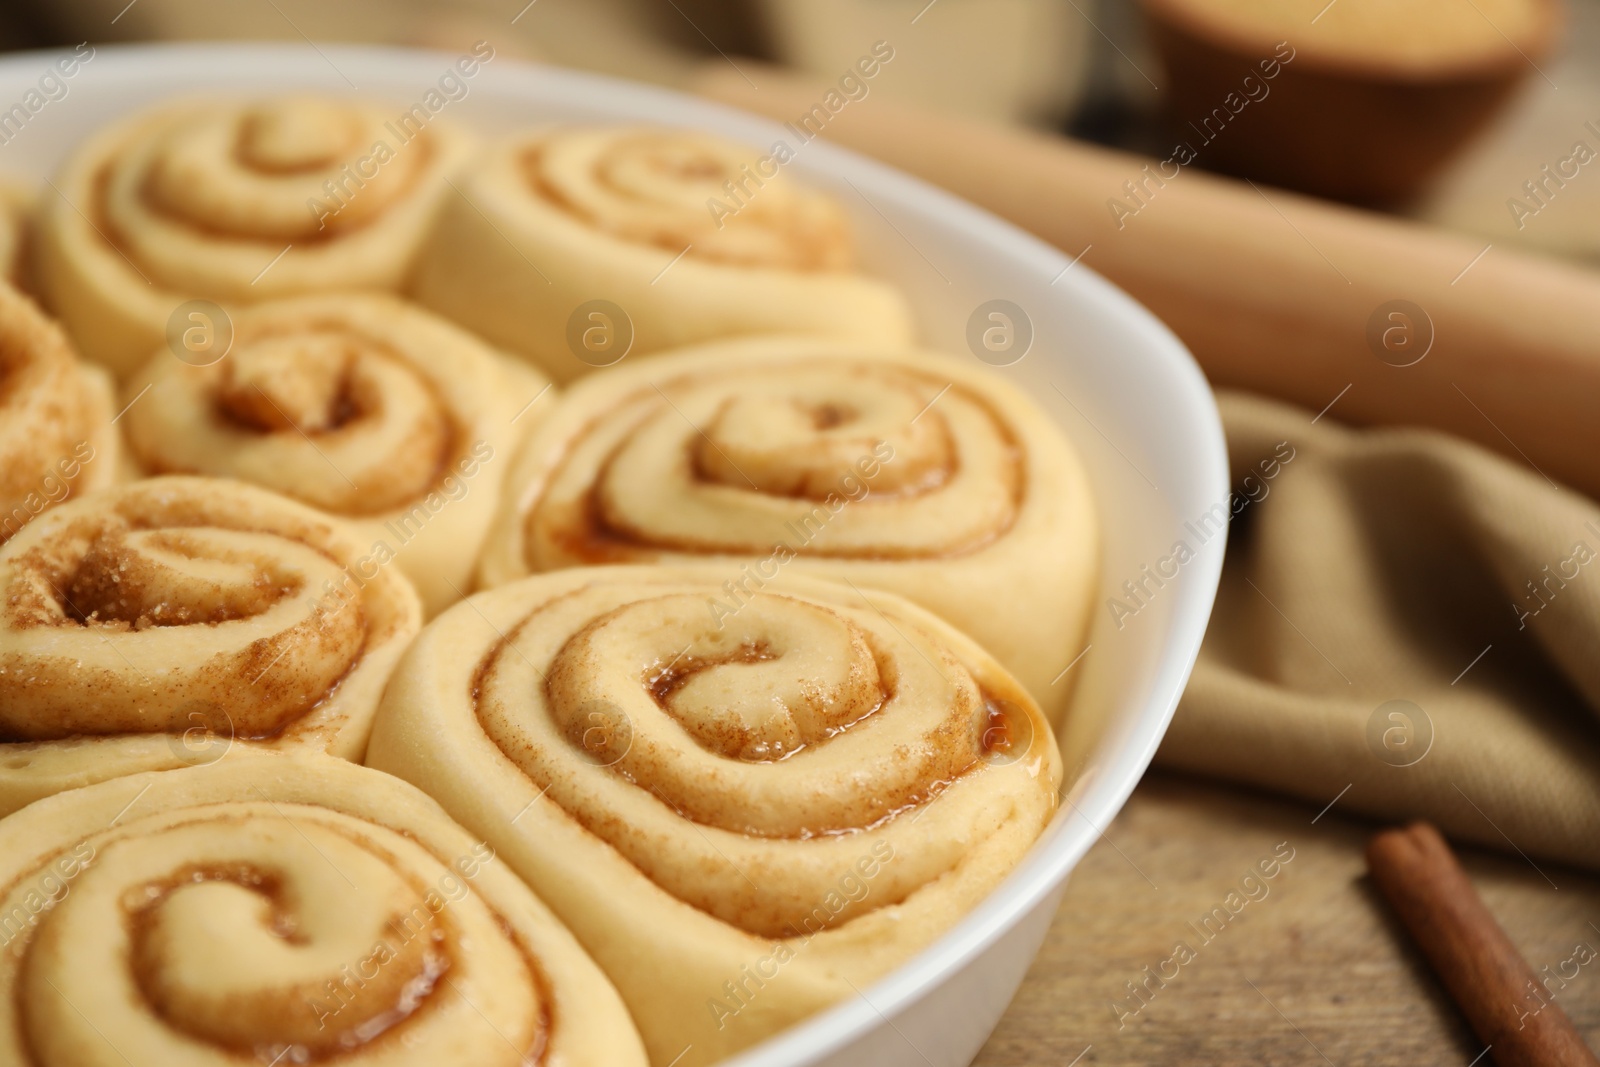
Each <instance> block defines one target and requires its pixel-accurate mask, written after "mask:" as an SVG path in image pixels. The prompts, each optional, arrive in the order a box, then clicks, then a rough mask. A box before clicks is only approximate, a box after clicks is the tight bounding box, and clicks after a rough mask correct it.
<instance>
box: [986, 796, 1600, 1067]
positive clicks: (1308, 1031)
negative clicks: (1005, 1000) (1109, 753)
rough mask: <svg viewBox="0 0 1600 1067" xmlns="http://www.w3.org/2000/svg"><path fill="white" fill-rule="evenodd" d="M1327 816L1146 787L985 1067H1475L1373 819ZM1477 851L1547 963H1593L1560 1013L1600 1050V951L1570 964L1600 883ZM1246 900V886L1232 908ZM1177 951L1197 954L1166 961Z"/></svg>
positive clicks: (1472, 862)
mask: <svg viewBox="0 0 1600 1067" xmlns="http://www.w3.org/2000/svg"><path fill="white" fill-rule="evenodd" d="M1315 816H1317V812H1316V811H1315V810H1314V809H1310V808H1307V807H1305V806H1302V805H1299V804H1295V803H1292V802H1287V801H1282V800H1278V799H1276V798H1272V797H1268V796H1263V795H1260V794H1256V793H1249V792H1244V791H1242V790H1237V789H1231V788H1227V787H1224V786H1218V785H1214V784H1210V783H1202V782H1198V781H1194V780H1190V779H1184V778H1177V777H1173V776H1169V775H1162V774H1152V775H1150V776H1149V777H1147V778H1146V779H1145V781H1144V783H1143V784H1142V785H1140V787H1139V789H1138V791H1137V792H1135V793H1134V795H1133V798H1132V799H1131V800H1130V801H1129V802H1128V805H1127V807H1126V808H1125V809H1124V810H1123V812H1122V813H1121V814H1120V815H1119V816H1118V817H1117V819H1116V821H1115V822H1113V823H1112V824H1111V826H1109V827H1107V828H1106V831H1105V834H1104V835H1103V838H1102V840H1101V841H1100V842H1099V843H1098V844H1097V845H1096V846H1095V847H1094V848H1093V849H1092V850H1091V851H1090V852H1089V854H1088V855H1087V856H1086V857H1085V858H1084V860H1083V862H1082V863H1081V864H1079V865H1078V868H1077V870H1076V871H1074V872H1073V875H1072V880H1071V882H1070V883H1069V884H1068V886H1067V892H1066V898H1065V900H1064V901H1063V902H1062V905H1061V910H1060V912H1059V914H1057V916H1056V919H1055V922H1054V924H1053V926H1052V927H1051V930H1050V934H1049V937H1048V938H1047V939H1046V941H1045V945H1044V949H1043V951H1042V952H1041V953H1040V955H1039V958H1038V960H1037V961H1036V962H1035V963H1034V966H1033V969H1032V970H1031V971H1030V972H1029V975H1028V978H1027V980H1026V981H1025V982H1024V983H1023V986H1022V989H1021V990H1020V991H1019V992H1018V994H1017V997H1016V999H1015V1001H1013V1002H1012V1005H1011V1007H1010V1009H1009V1010H1008V1011H1007V1012H1006V1015H1005V1018H1004V1019H1002V1020H1001V1022H1000V1025H999V1026H998V1027H997V1028H996V1029H995V1032H994V1034H993V1036H992V1037H991V1038H990V1039H989V1043H988V1044H987V1045H986V1046H985V1047H984V1049H983V1052H982V1053H981V1054H980V1055H979V1057H978V1059H977V1064H978V1065H979V1067H1021V1065H1024V1064H1026V1065H1028V1067H1040V1065H1050V1067H1068V1065H1071V1064H1074V1063H1076V1065H1077V1067H1089V1065H1091V1064H1097V1065H1105V1064H1128V1065H1133V1064H1138V1065H1141V1067H1143V1065H1149V1064H1174V1065H1187V1064H1308V1063H1315V1064H1321V1063H1328V1064H1333V1065H1338V1067H1345V1065H1347V1064H1378V1065H1389V1064H1394V1065H1406V1067H1425V1065H1429V1064H1441V1065H1454V1067H1468V1065H1469V1064H1472V1063H1473V1062H1474V1059H1475V1058H1476V1057H1477V1056H1478V1055H1479V1053H1481V1052H1483V1051H1484V1046H1483V1043H1482V1042H1480V1041H1478V1039H1477V1038H1476V1037H1475V1036H1474V1035H1473V1034H1472V1032H1471V1030H1470V1029H1469V1028H1468V1026H1467V1024H1466V1022H1465V1020H1464V1019H1463V1018H1462V1016H1461V1014H1460V1012H1458V1011H1457V1010H1456V1008H1455V1006H1454V1005H1453V1004H1452V1003H1451V1001H1450V1000H1449V998H1448V997H1447V996H1446V994H1445V993H1444V991H1443V990H1442V988H1441V987H1440V986H1439V984H1438V982H1437V981H1435V980H1434V978H1433V976H1432V974H1431V973H1430V972H1429V970H1428V968H1427V964H1426V963H1425V962H1424V961H1423V960H1422V958H1421V957H1420V956H1419V955H1418V954H1417V953H1416V952H1415V950H1413V949H1412V947H1411V946H1410V944H1409V942H1407V941H1406V939H1405V935H1404V932H1403V930H1401V929H1400V928H1399V927H1398V925H1397V924H1396V923H1395V921H1394V920H1393V919H1392V918H1391V917H1390V916H1389V914H1388V912H1387V910H1386V909H1385V907H1384V905H1383V903H1382V901H1381V900H1380V899H1379V898H1378V897H1377V895H1376V893H1375V891H1374V889H1373V887H1372V884H1371V881H1370V879H1369V878H1368V877H1367V876H1366V866H1365V862H1364V860H1363V858H1362V850H1363V848H1364V847H1365V845H1366V841H1367V838H1368V837H1369V836H1370V834H1371V833H1372V832H1373V830H1374V829H1375V827H1374V825H1373V824H1371V823H1368V822H1365V821H1362V820H1358V819H1345V818H1342V817H1341V816H1340V814H1339V810H1338V806H1337V805H1335V806H1334V807H1333V808H1332V810H1330V811H1329V812H1328V813H1327V814H1325V815H1322V816H1321V817H1320V818H1317V820H1316V822H1315V823H1314V824H1313V822H1312V820H1313V817H1315ZM1275 849H1277V850H1278V852H1279V854H1280V855H1286V854H1288V852H1289V850H1290V849H1292V850H1293V853H1292V855H1293V858H1292V859H1290V860H1289V861H1288V862H1287V863H1285V864H1282V865H1281V866H1280V867H1279V869H1278V871H1277V874H1276V875H1275V877H1273V878H1271V879H1260V877H1259V874H1258V875H1257V880H1256V881H1251V882H1248V883H1245V884H1244V885H1243V889H1244V890H1248V894H1246V893H1245V892H1239V891H1240V889H1241V882H1242V880H1243V879H1244V877H1245V875H1246V874H1247V873H1250V872H1251V871H1252V869H1253V868H1255V866H1256V864H1257V863H1258V862H1259V861H1261V860H1264V859H1266V860H1271V859H1272V858H1273V855H1274V850H1275ZM1461 859H1462V863H1463V865H1464V866H1465V867H1466V869H1467V872H1468V874H1469V875H1470V876H1471V877H1472V879H1473V882H1474V883H1475V884H1476V885H1477V887H1478V891H1479V892H1480V893H1481V894H1482V895H1483V897H1484V900H1485V901H1486V903H1487V904H1488V905H1489V908H1490V910H1491V911H1493V912H1494V913H1495V915H1496V916H1497V917H1498V918H1499V920H1500V922H1501V925H1503V926H1504V927H1505V929H1506V932H1507V933H1508V934H1509V935H1510V937H1511V939H1512V941H1514V942H1515V943H1516V945H1517V947H1518V948H1519V949H1521V951H1522V953H1523V955H1524V956H1525V957H1526V958H1527V959H1528V962H1529V963H1531V964H1532V965H1533V969H1534V970H1535V971H1539V970H1540V969H1541V968H1542V967H1546V966H1548V967H1550V969H1551V973H1552V974H1555V973H1557V972H1558V970H1565V971H1566V973H1567V974H1569V975H1570V974H1572V972H1573V970H1574V968H1576V970H1577V976H1576V977H1574V978H1572V979H1570V980H1569V981H1567V983H1566V985H1565V988H1561V989H1560V990H1559V993H1558V1001H1559V1003H1560V1004H1561V1006H1562V1007H1563V1009H1564V1010H1565V1011H1566V1012H1567V1014H1568V1016H1570V1017H1571V1018H1572V1020H1573V1022H1574V1023H1575V1024H1577V1026H1578V1028H1579V1031H1580V1032H1581V1033H1582V1034H1583V1036H1584V1038H1585V1040H1587V1041H1588V1042H1589V1045H1590V1047H1591V1048H1600V959H1591V960H1590V962H1588V963H1587V964H1586V965H1579V964H1576V963H1571V962H1568V963H1565V964H1564V961H1569V960H1571V959H1572V958H1573V957H1574V949H1575V947H1576V946H1578V945H1579V944H1580V943H1582V944H1584V945H1586V946H1588V948H1589V949H1591V950H1600V879H1597V878H1595V877H1593V876H1590V875H1586V874H1580V873H1578V872H1576V871H1574V870H1571V869H1567V868H1561V867H1556V866H1553V865H1551V864H1545V863H1540V864H1539V865H1538V867H1537V868H1535V867H1534V866H1533V865H1532V864H1531V863H1530V862H1528V861H1525V860H1523V859H1521V858H1520V857H1518V856H1517V854H1516V853H1515V852H1510V853H1509V854H1508V855H1500V854H1491V853H1487V852H1479V851H1462V852H1461ZM1269 868H1270V864H1269ZM1230 891H1234V892H1239V895H1238V896H1236V897H1234V898H1233V900H1232V901H1231V902H1229V901H1227V898H1228V894H1229V893H1230ZM1252 897H1253V898H1256V899H1251V898H1252ZM1225 902H1226V903H1232V905H1233V907H1234V909H1235V910H1237V911H1238V914H1237V915H1231V916H1230V917H1229V921H1228V922H1227V923H1226V925H1221V924H1219V923H1218V922H1217V920H1215V919H1213V921H1212V923H1211V926H1210V927H1209V928H1208V929H1207V930H1205V931H1203V933H1204V934H1205V935H1206V936H1209V937H1210V938H1211V940H1210V941H1209V942H1206V941H1204V940H1202V936H1201V934H1200V933H1197V931H1196V929H1195V927H1198V926H1199V925H1200V923H1201V920H1202V918H1203V917H1204V916H1206V915H1207V914H1209V913H1211V911H1212V909H1213V908H1217V907H1221V906H1224V904H1225ZM1241 902H1242V906H1241ZM1223 915H1229V912H1228V911H1227V910H1226V909H1224V911H1223ZM1191 923H1192V924H1194V926H1193V927H1192V926H1191V925H1190V924H1191ZM1219 926H1220V928H1217V927H1219ZM1214 928H1215V929H1214ZM1213 929H1214V932H1213ZM1180 941H1182V942H1184V943H1185V944H1186V945H1187V946H1188V947H1189V948H1190V949H1191V950H1192V958H1190V959H1189V960H1188V962H1186V963H1185V962H1178V961H1174V962H1166V963H1164V962H1163V961H1167V960H1171V959H1173V956H1174V947H1175V945H1176V943H1177V942H1180ZM1146 967H1150V968H1151V969H1152V973H1154V974H1155V975H1156V977H1155V979H1154V980H1147V978H1146V975H1145V968H1146ZM1174 971H1176V975H1177V976H1176V977H1174V978H1171V979H1170V980H1165V979H1162V978H1161V976H1160V975H1161V972H1164V973H1165V974H1167V975H1171V974H1173V973H1174ZM1162 981H1165V984H1164V985H1161V984H1160V983H1161V982H1162ZM1557 981H1558V982H1559V979H1558V980H1557ZM1128 982H1134V983H1135V984H1136V985H1140V986H1141V991H1143V989H1145V988H1148V989H1149V990H1151V991H1152V992H1150V993H1146V994H1145V995H1146V996H1147V997H1148V1001H1147V1002H1145V1003H1141V1002H1140V1001H1139V1000H1137V999H1135V998H1134V997H1133V996H1132V995H1131V994H1130V993H1129V990H1128V987H1127V985H1126V983H1128ZM1146 983H1147V985H1146ZM1118 1005H1120V1010H1119V1008H1118V1007H1117V1006H1118ZM1534 1006H1535V1002H1534V1001H1533V1000H1531V999H1529V1000H1528V1001H1527V1002H1526V1007H1527V1008H1530V1009H1531V1008H1532V1007H1534ZM1135 1008H1137V1009H1138V1010H1137V1013H1135V1011H1134V1009H1135ZM1085 1049H1087V1051H1085ZM1078 1057H1081V1058H1078ZM1491 1059H1492V1056H1490V1057H1485V1058H1483V1059H1482V1060H1478V1061H1477V1063H1478V1067H1488V1065H1489V1063H1490V1062H1491Z"/></svg>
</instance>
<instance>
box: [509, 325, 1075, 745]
mask: <svg viewBox="0 0 1600 1067" xmlns="http://www.w3.org/2000/svg"><path fill="white" fill-rule="evenodd" d="M1098 542H1099V536H1098V527H1097V523H1096V516H1095V508H1094V502H1093V500H1092V499H1091V497H1090V492H1089V482H1088V478H1087V475H1086V474H1085V472H1084V469H1083V467H1082V465H1081V464H1080V462H1079V460H1078V458H1077V455H1076V453H1075V452H1074V450H1073V448H1072V446H1071V445H1070V444H1069V443H1068V441H1067V440H1066V438H1065V437H1064V436H1063V435H1062V433H1061V431H1060V430H1059V429H1058V428H1057V427H1056V426H1055V424H1054V423H1052V422H1051V421H1050V419H1049V417H1048V416H1046V415H1045V414H1044V413H1043V412H1042V411H1040V410H1039V408H1038V407H1037V406H1036V405H1035V404H1034V403H1033V402H1032V401H1031V400H1029V399H1028V398H1027V397H1026V396H1024V395H1023V394H1022V393H1021V392H1020V391H1019V390H1017V389H1015V388H1013V387H1012V386H1011V385H1010V384H1009V383H1007V382H1005V381H1003V380H1002V379H1001V378H1000V377H999V376H998V375H996V374H994V373H992V372H990V371H989V370H988V369H987V368H984V367H981V366H976V365H974V361H973V360H970V359H967V360H957V359H954V358H951V357H945V356H940V355H936V354H933V353H929V352H917V351H906V350H888V349H880V348H874V347H871V346H860V345H850V344H848V343H842V342H828V341H821V340H799V339H763V340H753V341H740V342H724V343H721V344H716V345H707V346H703V347H701V348H697V349H693V350H687V351H682V352H679V353H673V354H669V355H664V356H662V357H660V358H658V359H655V360H652V361H650V362H648V363H642V364H638V365H633V366H628V365H624V366H623V367H619V368H617V369H616V370H613V371H610V372H608V373H606V374H603V375H596V376H595V377H593V378H589V379H585V380H584V381H583V382H581V383H579V384H578V385H576V386H574V387H573V388H572V389H571V391H570V392H569V393H568V394H567V395H566V396H565V397H564V398H563V400H562V403H561V406H560V407H559V408H558V409H557V410H556V411H555V412H554V413H553V414H552V415H551V417H550V418H548V419H547V420H546V421H545V422H543V423H541V424H540V426H539V427H538V428H537V429H536V430H535V431H534V432H533V434H532V435H531V436H530V437H529V439H528V441H527V443H526V444H525V446H524V448H523V452H522V455H521V456H520V457H519V459H518V462H517V464H516V467H515V468H514V470H513V472H512V475H511V480H510V483H509V485H508V487H507V492H506V496H505V499H504V502H503V504H502V507H501V510H500V514H499V517H498V518H497V519H496V521H495V528H494V530H493V532H492V533H491V534H490V537H489V541H488V544H487V546H486V548H485V551H484V557H483V561H482V564H481V566H480V568H479V577H480V582H481V584H482V585H484V586H486V587H492V586H496V585H501V584H504V583H505V582H509V581H512V580H514V579H516V578H520V577H522V576H524V575H527V574H530V573H535V572H539V571H549V570H555V569H558V568H561V567H571V566H578V565H582V564H589V563H620V562H629V563H681V562H689V561H693V560H712V561H715V562H716V564H717V567H718V573H719V574H720V575H721V579H720V580H723V581H727V582H730V583H732V585H731V586H730V587H729V588H727V589H726V590H725V591H724V594H723V597H722V600H723V601H724V603H725V604H726V605H727V607H729V608H732V607H734V606H736V605H737V603H738V600H739V599H740V598H741V597H743V596H746V595H748V594H749V593H750V592H751V591H753V590H758V589H760V588H761V586H762V584H763V583H764V582H765V581H767V580H769V579H770V578H771V577H772V576H773V575H774V574H777V573H780V572H781V573H783V574H789V573H795V574H814V575H820V576H823V577H827V578H834V579H838V580H841V581H847V582H853V583H855V584H857V585H860V586H863V587H866V586H873V587H877V588H879V589H887V590H890V591H891V592H895V593H899V594H900V595H902V596H904V597H907V598H908V599H911V600H914V601H916V602H917V603H918V604H920V605H922V606H923V607H925V608H928V609H929V610H931V611H933V612H935V613H936V614H939V615H941V616H943V617H944V618H945V619H946V620H947V621H949V622H951V623H953V624H955V625H956V626H957V627H959V628H960V629H962V630H964V631H965V632H967V633H968V634H970V635H971V636H973V637H974V638H976V639H977V640H978V642H979V643H980V644H982V645H983V646H984V647H985V648H987V649H988V650H989V651H990V652H991V653H993V654H994V655H995V656H996V657H997V658H998V659H999V660H1000V662H1001V663H1003V664H1005V665H1006V667H1007V668H1008V669H1009V670H1010V671H1011V672H1012V673H1013V674H1015V675H1017V677H1018V678H1020V679H1021V680H1022V682H1023V684H1024V685H1026V686H1027V687H1028V688H1029V690H1030V691H1031V692H1032V693H1033V696H1034V698H1035V699H1036V700H1038V701H1039V703H1040V704H1041V705H1042V706H1044V708H1045V709H1046V711H1047V712H1049V713H1050V715H1051V717H1052V720H1053V721H1054V722H1057V723H1059V722H1060V717H1061V715H1062V714H1063V713H1064V709H1065V707H1066V704H1067V702H1068V697H1069V692H1068V685H1067V682H1065V681H1062V682H1056V679H1057V678H1059V677H1060V675H1061V671H1062V670H1063V669H1064V668H1065V667H1066V666H1067V665H1068V664H1069V663H1070V662H1071V661H1072V660H1073V659H1074V658H1075V657H1076V656H1077V655H1078V653H1079V652H1081V651H1082V649H1083V642H1084V633H1085V629H1086V627H1087V625H1088V615H1089V608H1090V602H1091V598H1092V595H1093V590H1094V587H1095V582H1096V570H1097V567H1098V556H1099V549H1098Z"/></svg>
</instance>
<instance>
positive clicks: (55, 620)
mask: <svg viewBox="0 0 1600 1067" xmlns="http://www.w3.org/2000/svg"><path fill="white" fill-rule="evenodd" d="M362 553H363V546H362V545H361V544H360V542H359V541H357V540H356V539H355V537H354V535H353V534H352V533H351V532H350V531H349V530H348V529H346V528H345V527H343V526H342V525H341V524H339V523H337V522H336V521H335V520H333V519H330V518H328V517H327V516H325V515H322V514H320V513H318V512H316V511H313V510H311V509H310V508H307V507H304V506H302V505H299V504H296V503H294V502H293V501H290V500H286V499H284V498H282V497H280V496H277V495H276V494H273V493H269V492H266V491H265V490H261V489H256V488H253V487H251V486H247V485H243V484H241V483H239V482H232V481H223V480H220V479H210V478H182V477H171V478H154V479H150V480H148V481H143V482H138V483H135V484H133V485H127V486H122V487H118V488H114V489H108V490H105V491H102V492H99V493H95V494H93V495H91V496H87V497H85V498H83V499H81V500H74V501H70V502H68V503H66V504H63V505H62V506H60V507H57V508H54V509H52V510H50V511H48V512H46V513H45V514H44V515H42V516H40V517H39V518H38V519H35V520H34V521H33V522H31V523H29V524H28V525H27V526H26V527H25V528H24V529H23V530H22V532H21V533H19V534H18V535H17V536H15V537H13V538H12V539H11V540H10V541H8V542H7V543H6V544H5V546H4V547H0V598H3V599H0V814H4V813H6V812H10V811H14V810H16V809H17V808H19V807H21V806H22V805H24V804H26V803H29V802H30V801H32V800H35V799H38V798H39V797H43V796H48V795H49V794H51V793H55V792H59V791H60V790H63V789H70V788H74V787H76V786H81V785H85V784H87V783H90V782H97V781H101V780H103V779H106V778H111V777H115V776H118V775H123V774H129V773H132V772H135V771H143V770H157V769H162V768H170V767H181V766H184V765H185V764H190V763H196V762H205V761H208V760H214V759H216V758H218V756H220V755H221V754H222V753H223V752H225V751H227V750H228V748H229V746H230V745H244V746H257V745H259V746H265V747H271V748H285V749H312V750H322V751H326V752H331V753H333V754H334V755H337V756H341V757H344V758H345V759H360V758H361V755H362V753H363V752H364V751H365V750H366V742H367V735H368V733H369V731H370V729H371V725H372V717H373V715H374V713H375V711H376V709H377V703H378V698H379V696H380V695H381V693H382V690H383V686H384V683H385V682H387V681H388V678H389V673H390V671H391V670H392V669H393V667H394V664H395V661H396V659H397V658H398V657H399V655H400V652H401V650H402V649H403V648H404V647H405V645H406V644H407V642H409V641H410V639H411V637H412V636H413V635H414V634H415V633H416V632H417V630H418V628H419V627H420V625H421V612H420V608H419V606H418V603H417V597H416V593H415V592H414V591H413V590H412V588H411V586H410V583H408V582H407V581H406V580H405V578H403V577H401V576H400V575H399V574H398V573H397V572H396V571H395V570H394V569H393V568H383V567H373V568H370V569H369V568H367V567H365V566H364V565H363V562H362V561H363V559H364V558H365V557H363V554H362Z"/></svg>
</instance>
